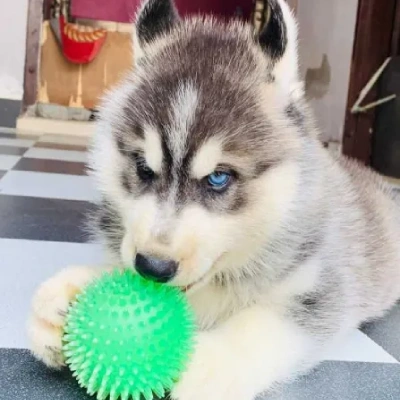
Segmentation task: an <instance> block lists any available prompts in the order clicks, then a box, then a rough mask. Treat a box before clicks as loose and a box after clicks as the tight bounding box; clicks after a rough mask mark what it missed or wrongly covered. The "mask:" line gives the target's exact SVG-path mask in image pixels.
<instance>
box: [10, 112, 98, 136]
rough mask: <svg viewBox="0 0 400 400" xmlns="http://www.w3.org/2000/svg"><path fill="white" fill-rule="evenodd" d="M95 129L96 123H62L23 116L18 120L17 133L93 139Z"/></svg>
mask: <svg viewBox="0 0 400 400" xmlns="http://www.w3.org/2000/svg"><path fill="white" fill-rule="evenodd" d="M94 129H95V123H94V122H82V121H60V120H54V119H46V118H38V117H28V116H21V117H19V118H18V119H17V132H18V133H23V134H24V135H29V134H33V135H37V134H52V135H63V136H80V137H92V135H93V133H94Z"/></svg>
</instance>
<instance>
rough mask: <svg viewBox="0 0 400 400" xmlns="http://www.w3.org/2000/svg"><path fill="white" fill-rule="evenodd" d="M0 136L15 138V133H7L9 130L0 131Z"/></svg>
mask: <svg viewBox="0 0 400 400" xmlns="http://www.w3.org/2000/svg"><path fill="white" fill-rule="evenodd" d="M0 138H7V139H13V138H14V139H16V138H17V136H16V134H15V133H9V132H0Z"/></svg>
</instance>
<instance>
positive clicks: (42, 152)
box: [24, 147, 87, 163]
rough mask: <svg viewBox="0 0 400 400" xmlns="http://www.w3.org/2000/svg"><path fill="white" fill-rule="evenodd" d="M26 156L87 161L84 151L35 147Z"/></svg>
mask: <svg viewBox="0 0 400 400" xmlns="http://www.w3.org/2000/svg"><path fill="white" fill-rule="evenodd" d="M24 157H25V158H43V159H45V160H62V161H74V162H83V163H86V162H87V154H86V152H83V151H70V150H56V149H45V148H40V147H33V148H31V149H29V150H28V151H27V152H26V153H25V154H24Z"/></svg>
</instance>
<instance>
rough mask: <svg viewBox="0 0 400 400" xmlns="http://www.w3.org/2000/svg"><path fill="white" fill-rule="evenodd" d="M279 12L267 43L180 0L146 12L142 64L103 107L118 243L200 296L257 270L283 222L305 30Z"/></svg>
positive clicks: (132, 258) (130, 260) (163, 0)
mask: <svg viewBox="0 0 400 400" xmlns="http://www.w3.org/2000/svg"><path fill="white" fill-rule="evenodd" d="M270 6H271V13H270V19H269V23H268V24H267V25H266V27H265V29H264V30H263V31H262V32H261V35H260V36H259V37H254V35H253V31H252V28H251V27H250V26H247V25H244V24H242V23H240V22H232V23H230V24H223V23H220V22H216V21H214V20H212V19H207V18H206V19H203V18H194V19H189V20H180V19H179V17H178V15H177V12H176V9H175V7H174V4H173V3H172V1H171V0H149V1H147V2H145V4H144V5H143V7H142V9H141V11H140V12H139V14H138V17H137V21H136V24H135V35H134V44H135V46H134V53H135V67H134V70H133V72H131V73H130V75H129V77H128V78H127V79H126V80H125V81H124V82H123V83H122V84H121V85H120V86H119V87H118V88H116V89H115V90H114V91H112V92H111V93H109V94H108V96H107V98H106V100H105V102H104V104H103V109H102V112H101V116H100V122H99V124H98V132H97V134H96V137H95V140H94V146H93V149H92V160H91V167H92V170H93V172H94V176H95V178H96V179H97V182H98V186H99V188H100V190H101V191H102V195H103V199H104V203H103V204H104V208H103V209H102V213H103V214H102V215H101V218H100V221H101V223H100V229H101V230H102V231H103V233H104V236H105V238H106V239H107V241H108V244H109V247H110V248H111V249H113V250H114V251H115V252H117V253H118V254H119V255H120V257H121V259H122V261H123V263H124V264H127V265H132V266H134V267H136V269H137V270H138V272H139V273H141V274H142V275H145V276H147V277H148V278H150V279H155V280H158V281H163V282H167V281H168V282H170V283H171V284H174V285H177V286H181V287H185V288H191V289H194V288H195V287H200V286H201V285H202V284H205V283H207V282H208V281H209V280H210V279H212V278H213V277H215V276H217V275H218V274H224V273H225V274H231V275H232V276H240V275H241V274H243V273H249V271H250V272H251V265H253V264H254V262H255V261H256V260H257V258H258V257H259V256H260V255H261V253H262V251H263V247H264V244H265V243H266V241H268V237H269V236H270V235H272V234H273V232H274V230H276V229H277V227H278V226H279V225H280V223H281V221H282V220H283V219H284V218H285V213H286V211H287V209H288V207H289V204H290V203H291V201H292V198H293V196H294V192H295V190H296V173H297V169H296V163H295V157H296V154H297V149H298V147H299V141H300V137H301V135H302V125H303V124H302V115H301V110H299V109H297V107H296V104H297V103H298V102H299V101H301V99H302V96H303V94H302V89H301V85H300V84H299V82H298V76H297V54H296V40H297V39H296V35H297V32H296V24H295V22H294V20H293V18H292V15H291V13H290V11H289V9H288V7H287V5H286V3H284V1H281V0H279V1H278V0H270Z"/></svg>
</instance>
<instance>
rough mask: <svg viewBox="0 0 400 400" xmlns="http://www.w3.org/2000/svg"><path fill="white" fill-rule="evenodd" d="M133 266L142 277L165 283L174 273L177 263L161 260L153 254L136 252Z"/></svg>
mask: <svg viewBox="0 0 400 400" xmlns="http://www.w3.org/2000/svg"><path fill="white" fill-rule="evenodd" d="M135 268H136V271H137V272H138V273H139V274H140V275H142V276H143V277H144V278H146V279H149V280H152V281H155V282H161V283H165V282H168V281H170V280H171V279H172V278H173V277H174V276H175V275H176V272H177V271H178V263H176V262H175V261H172V260H161V259H159V258H156V257H153V256H147V255H146V256H145V255H143V254H137V255H136V260H135Z"/></svg>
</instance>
